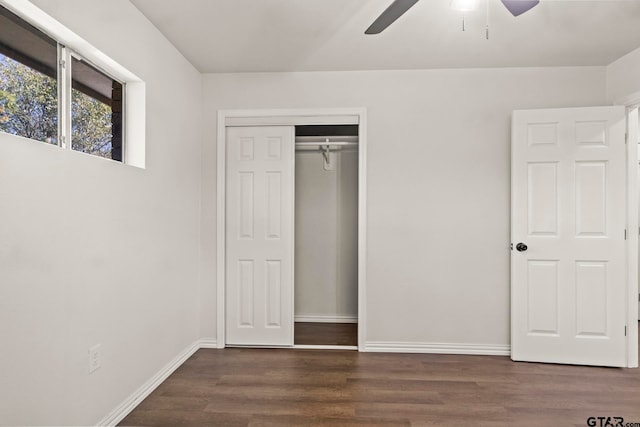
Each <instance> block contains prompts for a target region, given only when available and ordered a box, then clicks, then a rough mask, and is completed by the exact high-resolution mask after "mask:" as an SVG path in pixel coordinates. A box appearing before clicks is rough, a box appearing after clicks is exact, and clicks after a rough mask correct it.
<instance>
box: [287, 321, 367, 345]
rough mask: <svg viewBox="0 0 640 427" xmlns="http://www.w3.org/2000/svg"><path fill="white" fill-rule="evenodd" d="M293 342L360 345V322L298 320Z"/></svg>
mask: <svg viewBox="0 0 640 427" xmlns="http://www.w3.org/2000/svg"><path fill="white" fill-rule="evenodd" d="M293 343H294V344H305V345H358V324H357V323H306V322H296V323H295V327H294V338H293Z"/></svg>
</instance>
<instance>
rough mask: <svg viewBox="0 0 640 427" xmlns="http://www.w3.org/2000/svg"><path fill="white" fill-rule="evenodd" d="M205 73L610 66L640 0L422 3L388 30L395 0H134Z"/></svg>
mask: <svg viewBox="0 0 640 427" xmlns="http://www.w3.org/2000/svg"><path fill="white" fill-rule="evenodd" d="M130 1H131V2H132V3H133V4H134V5H135V6H136V7H137V8H138V9H139V10H140V11H142V13H144V14H145V15H146V16H147V17H148V18H149V20H151V22H153V23H154V24H155V26H156V27H158V29H160V31H161V32H162V33H164V35H165V36H166V37H167V38H168V39H169V40H170V41H171V42H172V43H173V44H174V45H175V46H176V47H177V48H178V49H179V50H180V51H181V52H182V53H183V54H184V56H185V57H186V58H187V59H188V60H189V61H191V63H193V64H194V65H195V66H196V67H197V68H198V69H199V70H200V71H201V72H205V73H206V72H211V73H214V72H255V71H337V70H380V69H421V68H464V67H519V66H571V65H607V64H609V63H611V62H612V61H614V60H615V59H617V58H619V57H620V56H622V55H624V54H626V53H628V52H630V51H632V50H633V49H635V48H637V47H640V0H626V1H624V0H588V1H586V0H584V1H583V0H564V1H563V0H542V1H541V2H540V4H539V5H538V6H537V7H535V8H534V9H532V10H531V11H529V12H527V13H525V14H524V15H521V16H519V17H513V16H511V14H509V12H508V11H507V10H506V9H505V8H504V6H502V4H501V3H500V2H499V1H498V0H482V1H483V2H484V1H488V2H489V28H490V37H489V40H486V39H485V34H484V31H485V22H486V13H485V11H486V8H485V6H484V5H482V6H481V7H480V8H479V9H478V10H477V11H475V12H472V13H469V14H467V18H466V31H465V32H463V31H462V29H461V27H462V26H461V23H462V17H461V14H460V13H459V12H455V11H453V10H452V9H451V8H450V6H449V5H450V0H421V1H419V2H418V3H417V4H416V5H415V6H414V7H413V8H412V9H410V10H409V11H408V12H407V13H406V14H405V15H404V16H402V17H400V19H399V20H398V21H396V22H395V23H394V24H393V25H392V26H390V27H389V28H387V30H386V31H384V32H383V33H382V34H380V35H374V36H365V35H364V30H365V29H366V28H367V27H368V26H369V24H371V22H372V21H373V20H374V19H375V18H376V17H377V16H378V15H379V14H380V13H381V12H382V11H383V10H384V9H385V8H386V7H387V6H388V5H389V4H390V3H391V0H130Z"/></svg>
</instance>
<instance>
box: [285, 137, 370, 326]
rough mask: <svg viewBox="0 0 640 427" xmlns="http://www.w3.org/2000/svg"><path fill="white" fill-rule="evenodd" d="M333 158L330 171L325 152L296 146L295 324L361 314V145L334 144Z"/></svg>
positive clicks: (350, 318)
mask: <svg viewBox="0 0 640 427" xmlns="http://www.w3.org/2000/svg"><path fill="white" fill-rule="evenodd" d="M300 128H301V127H297V128H296V135H300V134H301V133H303V134H304V132H301V129H300ZM355 129H356V131H357V127H355ZM307 135H308V134H307ZM355 135H357V133H356V134H355ZM314 136H321V135H314ZM330 162H331V163H332V167H331V168H330V170H326V169H327V168H325V167H324V158H323V153H322V152H321V151H319V150H312V151H307V150H296V155H295V164H296V167H295V281H294V283H295V292H294V294H295V319H296V322H309V321H315V322H319V321H323V322H329V323H341V322H345V321H346V322H356V321H357V317H358V151H357V146H356V147H348V148H345V147H339V148H336V149H335V150H334V151H332V152H331V153H330Z"/></svg>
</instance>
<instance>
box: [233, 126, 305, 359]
mask: <svg viewBox="0 0 640 427" xmlns="http://www.w3.org/2000/svg"><path fill="white" fill-rule="evenodd" d="M294 153H295V129H294V127H292V126H264V127H257V126H256V127H229V128H227V159H226V160H227V162H226V163H227V188H226V197H227V200H226V245H227V251H226V292H225V293H226V344H228V345H240V346H241V345H263V346H292V345H293V253H294V252H293V229H294V223H293V197H294V178H293V177H294Z"/></svg>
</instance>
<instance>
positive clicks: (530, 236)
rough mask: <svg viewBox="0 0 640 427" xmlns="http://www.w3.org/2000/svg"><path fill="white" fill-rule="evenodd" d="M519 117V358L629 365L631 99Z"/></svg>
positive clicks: (515, 306)
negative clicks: (628, 159)
mask: <svg viewBox="0 0 640 427" xmlns="http://www.w3.org/2000/svg"><path fill="white" fill-rule="evenodd" d="M512 126H513V129H512V131H513V135H512V165H511V173H512V202H511V203H512V217H511V226H512V231H511V235H512V242H513V250H512V253H511V275H512V276H511V292H512V294H511V296H512V308H511V310H512V312H511V319H512V323H511V332H512V340H511V355H512V359H513V360H520V361H533V362H549V363H569V364H585V365H605V366H626V337H625V330H626V328H625V326H626V307H627V304H626V302H627V299H626V290H627V285H626V243H625V235H626V230H625V228H626V149H625V130H626V121H625V110H624V107H591V108H565V109H551V110H525V111H515V112H514V114H513V123H512ZM632 232H635V230H634V231H632Z"/></svg>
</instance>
